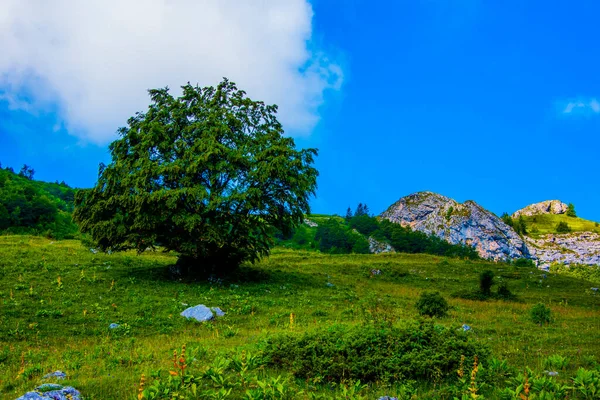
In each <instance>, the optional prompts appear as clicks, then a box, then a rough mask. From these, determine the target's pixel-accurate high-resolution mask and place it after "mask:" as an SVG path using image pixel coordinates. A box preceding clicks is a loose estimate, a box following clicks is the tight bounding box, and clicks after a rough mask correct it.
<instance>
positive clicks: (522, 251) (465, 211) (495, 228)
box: [381, 192, 529, 261]
mask: <svg viewBox="0 0 600 400" xmlns="http://www.w3.org/2000/svg"><path fill="white" fill-rule="evenodd" d="M381 218H382V219H387V220H389V221H391V222H395V223H398V224H401V225H402V226H409V227H411V228H412V229H413V230H416V231H421V232H424V233H427V234H433V235H436V236H438V237H440V238H442V239H444V240H446V241H447V242H449V243H452V244H465V245H468V246H472V247H474V248H475V249H476V250H477V252H478V253H479V255H480V256H481V257H482V258H486V259H491V260H495V261H498V260H507V259H515V258H525V257H529V252H528V250H527V246H526V245H525V243H524V242H523V240H522V239H521V237H520V236H519V235H518V234H517V233H516V232H515V231H514V230H513V229H512V228H511V227H510V226H508V225H506V224H505V223H504V222H503V221H502V220H501V219H500V218H498V217H497V216H496V215H494V214H493V213H491V212H489V211H487V210H486V209H484V208H483V207H481V206H480V205H478V204H477V203H475V202H474V201H470V200H469V201H465V202H464V203H462V204H461V203H458V202H456V201H455V200H452V199H450V198H448V197H445V196H442V195H439V194H436V193H431V192H419V193H414V194H411V195H409V196H406V197H403V198H401V199H400V200H398V201H397V202H395V203H394V204H392V205H391V206H390V207H389V208H388V209H387V210H386V211H384V212H383V213H382V214H381Z"/></svg>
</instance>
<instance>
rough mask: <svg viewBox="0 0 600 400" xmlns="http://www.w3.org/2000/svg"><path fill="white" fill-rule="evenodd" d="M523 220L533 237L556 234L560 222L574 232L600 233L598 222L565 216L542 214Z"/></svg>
mask: <svg viewBox="0 0 600 400" xmlns="http://www.w3.org/2000/svg"><path fill="white" fill-rule="evenodd" d="M523 218H524V219H525V222H526V223H527V227H528V230H529V235H530V236H533V237H537V236H539V235H544V234H547V233H556V225H557V224H558V223H559V222H566V223H567V224H569V226H570V227H571V230H572V231H573V232H582V231H587V232H596V233H600V226H599V225H598V224H597V223H596V222H594V221H588V220H585V219H582V218H574V217H567V216H566V215H564V214H558V215H555V214H540V215H534V216H531V217H523ZM536 229H537V232H536Z"/></svg>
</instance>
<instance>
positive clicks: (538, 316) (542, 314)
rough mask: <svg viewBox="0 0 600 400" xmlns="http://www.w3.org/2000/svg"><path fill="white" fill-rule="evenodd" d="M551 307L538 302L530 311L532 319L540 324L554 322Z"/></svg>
mask: <svg viewBox="0 0 600 400" xmlns="http://www.w3.org/2000/svg"><path fill="white" fill-rule="evenodd" d="M550 314H551V310H550V307H546V306H545V305H544V304H542V303H538V304H536V305H535V306H533V307H532V308H531V311H530V313H529V315H530V317H531V320H532V321H533V322H534V323H536V324H539V325H544V324H549V323H550V322H552V317H551V315H550Z"/></svg>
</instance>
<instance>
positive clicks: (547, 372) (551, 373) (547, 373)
mask: <svg viewBox="0 0 600 400" xmlns="http://www.w3.org/2000/svg"><path fill="white" fill-rule="evenodd" d="M544 372H545V373H546V375H548V376H558V372H556V371H544Z"/></svg>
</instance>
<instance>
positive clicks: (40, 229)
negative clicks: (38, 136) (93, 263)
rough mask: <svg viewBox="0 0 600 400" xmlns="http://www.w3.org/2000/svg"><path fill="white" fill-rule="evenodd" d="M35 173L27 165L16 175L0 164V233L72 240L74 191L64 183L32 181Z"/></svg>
mask: <svg viewBox="0 0 600 400" xmlns="http://www.w3.org/2000/svg"><path fill="white" fill-rule="evenodd" d="M34 174H35V170H34V169H33V168H31V167H29V166H28V165H24V166H23V167H22V168H21V170H20V171H19V172H18V173H17V172H15V171H14V170H13V169H12V168H10V167H7V168H2V165H1V164H0V232H2V233H13V234H34V235H44V236H47V237H51V238H57V239H64V238H73V237H74V236H75V235H76V234H77V232H78V229H77V225H75V224H74V223H73V221H72V219H71V215H72V212H73V199H74V196H75V190H74V189H72V188H70V187H69V186H68V185H67V184H66V183H65V182H61V183H58V182H56V183H47V182H40V181H35V180H33V177H34Z"/></svg>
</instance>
